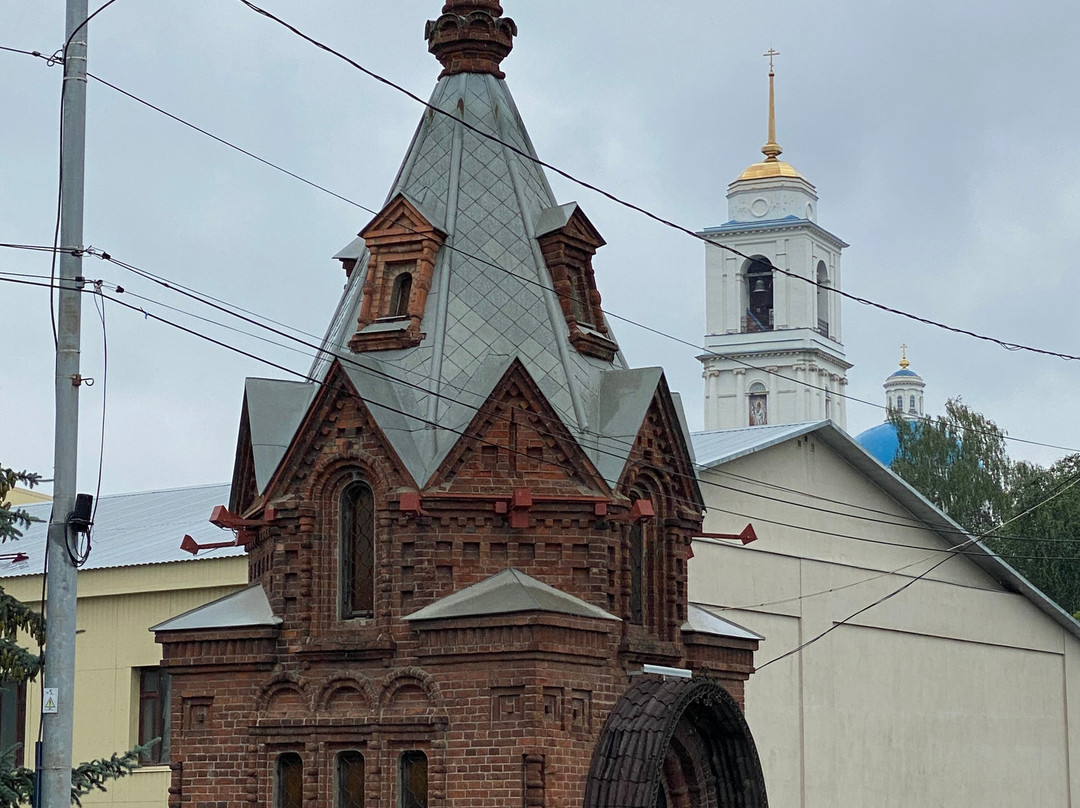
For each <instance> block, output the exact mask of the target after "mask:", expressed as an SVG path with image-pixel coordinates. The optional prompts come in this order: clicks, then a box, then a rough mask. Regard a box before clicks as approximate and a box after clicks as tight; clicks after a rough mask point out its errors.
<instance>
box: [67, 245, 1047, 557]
mask: <svg viewBox="0 0 1080 808" xmlns="http://www.w3.org/2000/svg"><path fill="white" fill-rule="evenodd" d="M88 251H89V253H90V254H93V255H98V257H101V258H102V259H103V260H107V261H110V262H112V263H115V264H117V265H118V266H120V267H122V268H124V269H127V270H129V271H131V272H134V273H136V274H138V275H139V276H141V277H144V278H146V279H149V280H152V281H153V282H155V283H157V284H159V285H161V286H163V287H165V288H166V289H170V290H172V291H177V288H176V287H175V286H174V285H173V284H172V283H171V282H170V281H168V280H167V279H164V278H162V277H161V276H157V275H153V274H152V273H149V272H148V271H146V270H144V269H141V268H139V267H136V266H134V265H132V264H130V263H127V262H124V261H120V260H119V259H116V258H113V257H112V256H111V255H110V254H109V253H107V252H100V251H97V250H95V249H94V248H92V247H91V248H88ZM117 288H118V289H119V290H120V291H126V292H127V294H128V296H129V297H135V298H138V299H141V300H144V301H146V302H149V303H154V304H155V305H159V306H161V307H163V308H165V309H168V310H170V311H174V312H177V313H180V314H184V315H186V316H189V317H193V318H194V319H197V320H199V321H201V322H205V323H208V324H212V325H215V326H218V327H220V328H224V329H226V330H229V331H232V332H234V333H238V334H241V335H244V336H248V337H252V338H254V339H258V340H260V341H262V342H265V343H268V344H271V345H274V346H275V347H280V348H283V349H285V350H292V351H295V352H297V353H300V354H301V355H304V356H312V354H310V353H308V352H306V351H304V350H302V349H301V348H295V347H293V346H290V345H284V344H282V343H280V342H276V341H274V340H271V339H268V338H265V337H261V336H259V335H257V334H252V333H251V332H248V331H244V330H242V329H238V328H234V327H232V326H228V325H226V324H224V323H221V322H220V321H217V320H213V319H211V318H207V317H202V316H200V315H197V314H194V313H192V312H188V311H186V310H183V309H179V308H176V307H174V306H170V305H168V304H165V303H162V302H161V301H158V300H155V299H153V298H149V297H145V296H143V295H139V294H137V293H134V292H132V291H131V290H124V289H123V288H122V287H117ZM181 293H182V294H184V295H185V296H186V297H189V298H191V299H193V300H196V301H197V302H200V303H202V304H204V305H209V306H211V307H212V308H213V309H215V310H217V311H220V312H222V313H225V314H227V315H230V316H233V317H237V318H238V319H240V320H242V321H243V322H246V323H248V324H250V325H253V326H255V327H258V328H263V329H266V330H268V331H270V332H271V333H274V334H276V335H278V336H281V337H284V338H287V339H290V340H292V341H294V342H298V343H299V344H300V345H302V346H304V347H305V348H309V349H312V350H314V351H315V352H316V353H315V354H314V355H320V354H322V353H326V351H325V350H324V349H321V348H320V347H319V346H316V345H314V344H312V343H309V342H306V341H304V340H302V339H299V338H297V337H294V336H292V335H290V334H287V333H285V332H283V331H280V330H278V329H276V328H270V327H268V326H266V325H265V324H264V323H261V322H259V321H257V320H255V319H252V317H246V316H242V315H239V314H237V313H236V311H235V310H234V308H235V307H232V306H231V304H228V303H227V302H225V301H221V302H220V303H221V304H220V305H219V304H217V303H208V302H207V301H206V300H205V299H204V297H203V295H202V293H200V292H197V291H196V290H192V289H189V288H187V287H184V288H183V291H182V292H181ZM252 314H253V315H254V313H252ZM254 316H255V317H258V316H259V315H254ZM299 333H302V332H299ZM338 358H339V359H340V360H341V361H344V362H346V363H350V360H349V359H348V358H347V357H338ZM380 375H383V376H385V377H386V378H387V379H388V380H390V381H393V382H396V383H399V384H404V385H406V386H409V387H411V388H413V389H415V390H418V391H421V392H427V388H425V387H423V386H422V385H418V384H415V383H409V382H406V381H404V380H402V379H399V378H398V377H396V376H392V375H390V374H385V373H383V374H380ZM414 375H417V376H421V377H422V378H426V376H424V374H420V373H415V374H414ZM455 389H457V390H458V391H459V392H465V390H464V389H463V388H455ZM446 398H447V400H449V401H451V402H453V403H457V404H460V405H461V406H464V407H466V408H467V409H469V410H471V411H473V412H477V411H479V407H478V406H476V405H472V404H468V403H466V402H463V401H461V400H460V399H453V398H450V397H446ZM615 442H616V443H618V444H621V445H625V446H626V447H627V448H630V447H631V445H632V444H630V443H629V442H626V441H615ZM695 466H696V468H697V469H698V470H699V471H703V470H707V468H708V467H704V466H700V465H698V464H695ZM714 471H717V470H715V469H714ZM720 471H722V470H720ZM732 476H735V477H738V475H732ZM742 479H743V480H744V481H746V482H749V483H753V484H758V485H768V484H767V483H764V482H762V481H758V480H751V479H749V478H742ZM697 482H698V483H699V484H700V485H704V486H711V487H715V488H719V489H724V490H728V491H732V492H735V493H738V494H743V495H746V496H751V497H755V498H758V499H763V500H767V501H771V502H777V503H781V504H784V505H789V506H792V507H799V508H804V509H808V510H812V511H818V512H825V513H830V514H834V515H839V516H843V517H844V518H849V519H858V520H862V521H868V522H873V523H877V524H883V525H887V526H889V527H899V528H905V529H914V530H925V529H928V528H929V529H931V530H933V531H934V532H936V533H938V534H939V535H947V534H955V535H967V533H966V532H964V531H962V530H958V529H957V528H955V527H951V526H948V525H943V524H942V525H938V524H935V525H932V526H931V525H928V524H926V523H924V522H919V521H917V520H912V522H909V523H904V522H897V521H896V516H895V514H892V513H889V512H886V511H875V512H876V513H878V514H879V515H882V516H888V517H890V518H888V519H877V518H874V517H869V516H863V515H861V514H837V513H836V511H835V510H833V509H831V508H828V507H822V506H819V505H813V504H809V503H805V502H796V501H793V500H791V499H784V498H780V497H773V496H769V495H767V494H763V493H756V492H752V491H748V490H746V489H744V488H738V487H735V486H729V485H725V484H723V483H720V482H718V481H715V480H709V479H702V478H701V477H700V476H698V477H697ZM774 487H776V488H778V489H781V490H783V491H785V492H787V493H792V494H796V495H799V496H803V497H807V498H810V499H813V500H815V501H818V502H828V503H831V504H838V505H844V506H846V507H852V508H857V509H861V506H858V505H856V504H854V503H847V502H842V501H839V500H830V499H828V498H824V497H821V496H820V495H817V494H812V493H810V492H806V491H800V490H797V489H790V488H784V487H782V486H774ZM728 512H730V513H734V514H735V515H739V516H743V517H745V518H748V519H752V520H753V519H757V520H759V521H766V522H772V523H774V524H778V525H784V526H787V527H791V528H795V529H800V530H813V529H812V528H809V527H806V526H800V525H792V524H790V523H785V522H780V521H776V520H770V519H768V518H766V517H756V516H752V515H748V514H739V513H737V512H731V511H728ZM819 532H821V531H819ZM828 535H835V536H838V537H843V538H851V539H855V540H863V541H869V542H874V543H879V544H888V545H893V546H899V547H907V546H910V545H906V544H903V543H899V542H888V541H884V540H880V539H870V538H866V537H859V536H852V535H850V534H841V533H832V534H828ZM1009 538H1010V539H1012V540H1017V541H1034V542H1055V541H1060V542H1063V543H1067V542H1068V540H1056V539H1044V538H1040V537H1022V536H1015V537H1009ZM1011 557H1017V556H1011ZM1032 558H1047V559H1048V557H1038V556H1036V557H1032ZM1048 560H1049V559H1048Z"/></svg>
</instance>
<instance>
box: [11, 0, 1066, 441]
mask: <svg viewBox="0 0 1080 808" xmlns="http://www.w3.org/2000/svg"><path fill="white" fill-rule="evenodd" d="M241 1H242V2H243V0H241ZM248 5H250V4H248ZM271 16H272V15H271ZM283 24H284V23H283ZM297 33H299V32H297ZM305 38H306V37H305ZM9 50H13V51H15V52H18V53H25V54H29V55H33V56H38V57H40V58H46V57H44V56H42V54H40V53H39V52H37V51H23V50H19V49H9ZM335 54H336V52H335ZM341 58H346V57H341ZM46 61H49V63H50V64H52V63H54V62H55V61H57V60H56V57H55V56H54V57H51V58H50V59H46ZM360 69H363V68H360ZM87 75H88V76H90V78H92V79H94V80H96V81H98V82H100V83H102V84H104V85H105V86H107V87H109V88H111V89H113V90H114V91H116V92H119V93H121V94H122V95H124V96H126V97H128V98H130V99H132V100H134V101H136V102H137V103H139V104H142V105H144V106H146V107H148V108H150V109H153V110H155V111H156V112H159V113H160V114H162V115H165V116H167V117H169V118H170V119H172V120H174V121H176V122H178V123H180V124H182V125H183V126H186V127H189V128H191V129H193V130H194V131H196V132H199V133H201V134H203V135H205V136H207V137H209V138H212V139H213V140H215V141H217V142H219V143H221V144H222V145H225V146H226V147H228V148H231V149H234V150H236V151H238V152H240V153H241V154H244V155H246V156H248V157H251V158H252V159H254V160H257V161H258V162H260V163H263V164H264V165H267V166H269V167H270V168H273V169H275V170H277V171H280V172H282V173H284V174H286V175H287V176H290V177H293V178H295V179H297V180H299V181H300V182H303V183H305V184H307V185H309V186H311V187H313V188H316V189H318V190H320V191H323V192H325V193H327V194H330V195H331V196H333V197H335V198H337V199H340V200H342V201H344V202H346V203H348V204H350V205H353V206H355V207H357V208H359V209H361V210H364V211H366V212H368V213H370V214H372V215H378V213H377V211H375V210H374V209H373V208H370V207H367V206H365V205H363V204H361V203H359V202H356V201H355V200H352V199H349V198H348V197H346V196H344V195H342V194H339V193H337V192H336V191H333V190H330V189H329V188H327V187H325V186H323V185H321V184H319V183H317V182H314V181H312V180H309V179H307V178H305V177H303V176H301V175H299V174H297V173H295V172H293V171H290V170H289V169H286V168H284V167H282V166H280V165H278V164H276V163H274V162H272V161H270V160H267V159H265V158H263V157H260V156H259V155H257V154H255V153H253V152H251V151H249V150H247V149H244V148H242V147H240V146H238V145H236V144H234V143H231V142H230V141H228V140H226V139H225V138H222V137H220V136H218V135H215V134H213V133H212V132H209V131H208V130H206V129H204V128H202V127H199V126H197V125H195V124H193V123H190V122H189V121H186V120H184V119H183V118H181V117H180V116H178V115H174V114H173V113H170V112H168V111H167V110H165V109H163V108H161V107H159V106H157V105H155V104H153V103H151V102H149V101H146V100H145V99H143V98H140V97H139V96H137V95H135V94H134V93H131V92H128V91H127V90H124V89H122V88H120V87H118V86H116V85H115V84H112V83H111V82H109V81H107V80H105V79H102V78H100V77H98V76H95V75H94V74H91V73H88V74H87ZM394 86H395V87H396V85H394ZM404 92H406V93H407V94H408V95H410V97H411V98H413V99H415V100H418V101H420V103H424V104H425V105H427V102H423V101H422V100H420V99H419V97H418V96H415V95H412V94H411V93H408V92H407V91H404ZM428 106H430V105H428ZM432 108H433V109H437V108H435V107H432ZM443 114H446V113H443ZM455 120H456V119H455ZM465 125H466V126H468V125H467V124H465ZM470 128H471V127H470ZM489 137H492V136H489ZM494 139H495V140H497V141H498V142H499V143H502V141H501V140H498V138H494ZM506 145H509V147H510V148H511V149H513V150H515V151H516V152H517V153H519V154H521V155H522V156H525V157H528V159H530V160H533V161H535V162H537V163H538V164H540V165H541V166H544V167H546V168H549V169H551V170H552V171H556V172H559V171H560V170H559V169H557V168H555V167H554V166H550V165H549V164H547V163H544V162H543V161H540V160H539V159H538V158H535V157H533V156H531V155H529V154H528V153H526V152H523V151H520V150H517V149H516V148H515V147H513V146H512V145H510V144H506ZM560 173H561V172H560ZM566 176H568V178H570V179H574V178H573V177H569V175H566ZM574 181H575V182H579V183H580V182H581V181H580V180H574ZM582 184H584V185H585V187H591V186H588V185H587V184H586V183H582ZM593 190H599V189H593ZM601 193H604V192H602V191H601ZM616 201H620V200H616ZM410 229H411V228H410ZM682 230H683V231H684V232H688V233H690V235H693V236H695V237H698V234H696V233H693V232H692V231H689V230H687V229H686V228H682ZM421 235H423V234H421ZM425 237H428V236H425ZM709 243H711V244H714V245H715V246H719V247H723V248H724V249H729V250H731V251H732V252H735V253H736V254H738V255H740V256H743V253H741V252H738V251H737V250H733V249H732V248H728V247H726V246H725V245H722V244H719V243H718V242H715V241H712V240H709ZM444 246H445V247H446V248H447V249H449V250H451V251H454V252H457V253H460V254H461V255H463V256H465V257H468V258H471V259H473V260H475V261H478V262H480V263H482V264H484V265H486V266H489V267H491V268H493V269H496V270H498V271H501V272H507V271H508V270H506V269H505V268H504V267H501V266H499V265H498V264H495V263H493V262H491V261H489V260H487V259H485V258H483V257H482V256H477V255H474V254H472V253H469V252H467V251H464V250H461V249H459V248H457V247H455V246H453V245H452V244H446V245H444ZM743 257H746V256H743ZM773 269H776V270H777V271H779V272H782V273H784V274H788V275H791V276H792V277H800V279H802V280H806V279H804V278H801V276H797V275H794V274H793V273H790V272H788V271H787V270H782V269H779V268H777V267H773ZM519 280H521V281H522V282H524V283H527V284H531V285H536V286H537V287H539V288H542V289H545V290H547V289H550V290H551V291H553V292H554V293H555V294H557V295H558V294H560V293H559V292H558V290H555V289H553V288H551V287H548V286H546V285H544V284H543V283H541V282H539V281H536V280H532V279H530V278H519ZM811 283H814V285H815V286H821V288H824V289H828V290H831V291H838V290H836V289H833V288H832V287H828V286H822V285H821V284H818V283H816V282H814V281H811ZM840 294H844V295H845V296H848V297H852V296H851V295H847V294H846V293H840ZM853 299H856V300H858V301H859V302H862V303H866V304H868V305H879V304H876V303H873V302H872V301H867V300H864V299H862V298H854V297H853ZM602 311H603V312H604V314H605V315H606V316H608V317H610V318H613V319H616V320H619V321H621V322H625V323H627V324H629V325H632V326H634V327H636V328H639V329H641V330H644V331H646V332H649V333H652V334H655V335H657V336H660V337H663V338H666V339H669V340H672V341H675V342H678V343H680V344H682V345H686V346H688V347H691V348H694V349H695V350H697V351H701V352H703V353H704V354H705V355H707V356H711V357H715V358H720V359H727V360H728V361H733V362H735V363H737V364H740V365H742V366H744V367H746V368H751V369H754V370H758V371H761V372H764V373H767V374H769V375H771V376H775V377H776V378H778V379H782V380H784V381H787V382H790V383H793V384H796V385H800V386H803V387H805V388H808V389H812V390H818V391H821V392H825V393H828V394H830V395H833V396H836V397H837V398H842V399H845V400H848V401H854V402H856V403H859V404H864V405H867V406H871V407H874V408H875V409H879V410H884V409H887V407H885V406H883V405H881V404H879V403H876V402H872V401H867V400H865V399H861V398H858V397H856V396H853V395H850V394H846V393H842V392H839V391H835V390H830V389H828V388H826V387H824V386H821V385H817V384H813V383H812V382H809V381H806V380H802V379H798V378H794V377H791V376H787V375H785V374H783V373H780V372H779V371H777V370H770V369H768V368H759V367H757V366H755V365H753V364H752V363H750V362H747V361H745V360H743V359H740V358H738V357H736V356H731V355H725V354H720V353H717V352H715V351H713V350H711V349H709V348H705V347H702V346H700V345H698V344H696V343H694V342H691V341H689V340H685V339H682V338H681V337H677V336H675V335H673V334H669V333H667V332H664V331H661V330H659V329H656V328H653V327H651V326H648V325H645V324H644V323H640V322H638V321H635V320H632V319H630V318H627V317H624V316H622V315H619V314H617V313H615V312H612V311H609V310H607V309H603V310H602ZM894 311H896V312H897V313H901V314H905V316H914V315H907V314H906V313H904V312H900V311H899V310H894ZM926 322H932V321H926ZM946 327H947V328H949V329H950V330H956V331H960V332H961V333H971V332H964V331H963V330H962V329H955V328H953V327H952V326H946ZM972 335H973V336H979V335H976V334H972ZM311 336H313V335H311ZM987 339H991V341H997V342H999V344H1002V345H1003V346H1005V347H1009V345H1011V344H1005V343H1001V342H1000V340H995V339H994V338H987ZM1010 350H1012V348H1010ZM1057 355H1058V356H1061V357H1062V358H1074V357H1071V356H1069V355H1066V354H1057ZM965 430H970V427H965ZM976 432H978V430H976ZM986 434H989V433H986ZM1003 437H1004V438H1005V439H1006V440H1011V441H1014V442H1016V443H1024V444H1027V445H1032V446H1040V447H1044V448H1049V449H1057V450H1060V451H1067V452H1073V451H1074V450H1073V449H1071V448H1070V447H1066V446H1059V445H1055V444H1050V443H1045V442H1041V441H1033V440H1027V439H1024V438H1013V437H1010V436H1008V435H1003Z"/></svg>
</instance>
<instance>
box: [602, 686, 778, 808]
mask: <svg viewBox="0 0 1080 808" xmlns="http://www.w3.org/2000/svg"><path fill="white" fill-rule="evenodd" d="M584 804H585V808H661V807H662V808H690V806H693V808H768V799H767V798H766V795H765V779H764V776H763V775H762V772H761V763H760V761H759V760H758V754H757V747H756V746H755V745H754V739H753V736H751V734H750V729H749V727H748V726H747V725H746V719H745V718H744V717H743V714H742V710H741V709H739V705H738V704H737V703H736V701H735V699H734V698H733V697H732V696H731V694H730V693H728V692H727V691H726V690H725V689H724V688H723V687H722V686H720V685H719V684H717V683H716V682H714V681H711V680H707V679H663V678H661V677H658V676H643V677H641V679H640V680H639V681H638V682H637V683H636V684H635V685H634V686H633V687H631V688H630V689H629V690H628V691H627V692H626V693H625V694H624V695H623V697H622V698H621V699H620V700H619V702H618V703H617V704H616V705H615V708H614V709H613V710H612V711H611V714H610V715H609V716H608V720H607V722H606V723H605V725H604V729H603V731H602V732H601V733H600V739H599V740H598V741H597V744H596V749H595V751H594V752H593V759H592V766H591V768H590V770H589V778H588V781H587V783H586V785H585V803H584Z"/></svg>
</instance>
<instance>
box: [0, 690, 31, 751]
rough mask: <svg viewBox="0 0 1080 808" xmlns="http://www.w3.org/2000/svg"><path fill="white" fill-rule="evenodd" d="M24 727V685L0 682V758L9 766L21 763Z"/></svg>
mask: <svg viewBox="0 0 1080 808" xmlns="http://www.w3.org/2000/svg"><path fill="white" fill-rule="evenodd" d="M25 727H26V685H24V684H22V683H20V682H2V683H0V755H2V756H3V757H2V758H0V760H2V761H3V762H5V763H7V764H8V765H9V766H22V765H23V739H24V731H25V729H24V728H25Z"/></svg>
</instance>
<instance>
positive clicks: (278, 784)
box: [274, 752, 304, 808]
mask: <svg viewBox="0 0 1080 808" xmlns="http://www.w3.org/2000/svg"><path fill="white" fill-rule="evenodd" d="M303 804H304V761H303V760H302V759H301V757H300V755H298V754H297V753H296V752H283V753H282V754H280V755H278V756H277V765H276V766H275V772H274V808H302V806H303Z"/></svg>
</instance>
